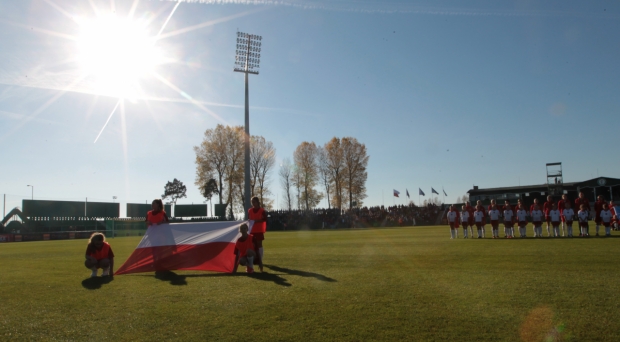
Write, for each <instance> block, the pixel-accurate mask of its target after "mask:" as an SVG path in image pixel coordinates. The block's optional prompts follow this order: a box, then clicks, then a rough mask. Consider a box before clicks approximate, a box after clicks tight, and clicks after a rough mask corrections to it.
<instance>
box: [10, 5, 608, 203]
mask: <svg viewBox="0 0 620 342" xmlns="http://www.w3.org/2000/svg"><path fill="white" fill-rule="evenodd" d="M92 3H93V4H94V5H95V7H96V9H97V11H98V12H99V16H106V15H110V12H111V11H112V8H113V9H114V11H115V15H116V16H117V17H119V18H125V17H127V15H128V13H129V12H130V10H131V6H132V4H133V2H130V1H126V2H125V1H123V2H120V1H116V2H110V1H93V2H92ZM135 3H136V7H135V12H134V13H135V14H134V16H133V18H134V19H132V20H135V21H140V20H150V21H148V24H146V30H147V32H148V33H149V35H151V36H155V35H157V32H158V31H159V30H160V28H161V27H162V26H163V25H164V22H165V21H166V18H167V17H168V16H169V14H170V13H171V11H172V10H173V8H174V7H175V5H176V2H166V1H138V2H135ZM78 17H79V18H80V19H79V20H74V19H75V18H78ZM95 18H96V15H95V12H94V10H93V8H92V6H91V5H90V3H89V2H87V1H82V2H74V1H61V0H54V1H52V0H32V1H19V2H6V1H5V2H1V3H0V46H2V48H1V49H0V61H1V62H0V127H2V130H0V143H1V144H2V149H1V150H0V151H2V152H1V154H0V156H1V157H2V167H1V168H0V193H2V194H7V198H8V202H7V210H8V209H10V208H12V207H14V206H16V205H19V202H20V201H21V199H22V198H29V197H30V191H31V189H30V188H28V187H27V186H26V185H28V184H32V185H34V186H35V189H34V197H35V198H39V199H59V200H81V199H84V198H86V197H88V198H89V200H91V201H111V200H112V196H117V197H118V199H117V200H116V201H119V202H121V203H125V202H132V203H135V202H137V203H140V202H144V201H146V200H148V201H149V202H150V200H152V199H153V198H156V197H159V196H160V195H161V194H162V193H163V187H164V185H165V183H166V182H167V181H169V180H172V179H173V178H178V179H180V180H181V181H183V182H184V183H185V184H186V185H187V186H188V193H187V195H188V198H187V199H183V200H180V202H179V203H192V202H193V203H200V202H202V201H203V199H202V197H201V196H200V194H199V191H198V189H197V187H196V186H194V184H193V183H194V178H195V164H194V152H193V149H192V147H193V146H195V145H198V144H199V143H200V141H201V139H202V135H203V133H204V131H205V130H206V129H209V128H213V127H215V126H216V125H217V124H218V123H223V124H231V125H240V124H243V105H244V102H243V99H244V98H243V75H242V74H240V73H234V72H232V68H233V63H234V54H235V38H236V31H237V30H240V31H244V32H250V33H255V34H259V35H262V36H263V46H262V48H263V50H262V52H261V54H262V56H261V68H260V70H261V73H260V75H259V76H250V105H251V110H250V117H251V124H250V127H251V133H252V134H255V135H262V136H264V137H265V138H266V139H268V140H270V141H272V142H273V143H274V145H275V147H276V150H277V158H278V164H279V161H280V160H281V159H283V158H291V159H292V154H293V151H294V149H295V147H296V146H297V145H298V144H299V143H301V142H302V141H314V142H315V143H317V144H321V145H322V144H324V143H325V142H327V141H328V140H329V139H331V138H332V137H334V136H337V137H344V136H354V137H356V138H357V139H358V140H359V141H361V142H362V143H364V144H366V146H367V148H368V151H369V155H370V162H369V167H368V182H367V189H368V198H367V199H366V200H365V204H367V205H381V204H382V203H385V204H386V205H387V204H392V203H401V204H402V203H406V200H405V199H403V198H402V195H401V198H399V199H394V198H393V197H392V195H391V194H392V189H397V190H399V191H401V193H402V194H404V192H405V189H409V192H410V193H411V194H412V195H413V196H412V198H413V199H414V200H415V201H417V188H418V187H420V188H422V189H423V190H424V191H425V192H426V193H427V195H429V194H430V187H431V186H432V187H434V188H435V189H437V190H438V191H440V192H441V188H442V187H443V188H444V189H445V191H446V192H447V193H448V195H449V196H448V197H447V198H446V201H447V202H450V201H454V200H455V199H456V197H457V196H459V197H460V196H462V195H463V194H465V193H466V191H467V190H469V189H471V186H472V185H473V184H475V185H479V186H481V187H498V186H511V185H517V184H519V183H520V184H522V185H524V184H540V183H544V182H545V163H547V162H556V161H559V162H562V163H563V166H564V174H565V181H579V180H585V179H589V178H593V177H596V176H597V174H598V175H601V176H603V175H604V176H608V177H620V174H619V172H618V170H620V164H619V161H618V158H617V156H615V155H614V151H615V148H614V145H615V143H616V142H617V139H618V123H617V121H618V120H617V118H618V113H619V112H620V97H619V96H618V95H617V94H618V90H619V89H620V68H618V66H617V57H618V55H619V52H620V39H619V36H618V34H617V32H620V21H619V20H618V19H619V18H620V4H619V3H617V2H615V1H607V2H603V1H601V2H597V1H592V2H581V1H574V2H569V1H555V2H536V1H515V2H509V1H504V2H496V1H468V2H463V1H439V2H438V1H418V2H416V1H411V2H405V3H404V2H395V1H288V2H287V1H283V2H279V3H278V4H277V5H276V4H272V3H269V2H260V1H258V2H255V4H243V3H239V2H238V3H227V2H226V1H219V2H217V3H208V2H207V3H204V2H203V3H197V2H194V3H191V2H190V3H186V2H183V3H181V4H180V5H179V6H178V7H177V8H176V11H175V12H174V14H173V15H172V17H171V18H170V20H169V21H168V23H167V25H166V26H165V28H164V30H163V31H162V37H163V39H160V40H158V41H157V42H156V44H155V46H156V47H157V48H158V49H160V51H162V54H163V55H165V57H166V58H167V62H166V63H163V64H161V65H157V66H156V67H155V68H154V72H155V73H156V74H157V75H158V76H157V77H155V76H145V77H142V78H140V80H139V84H140V87H141V89H142V96H141V97H140V96H138V97H137V98H133V99H128V100H125V101H124V102H123V105H122V106H119V108H118V109H117V111H116V112H115V113H114V115H112V116H111V118H110V120H109V123H108V124H107V126H106V127H105V129H104V130H103V131H102V127H103V126H104V124H105V123H106V120H107V119H108V117H109V116H110V113H111V112H112V110H113V108H114V107H115V106H116V104H117V103H118V96H117V94H109V93H108V94H102V93H101V91H100V89H99V88H98V87H97V86H96V85H95V83H94V81H93V79H92V77H90V76H87V77H85V78H83V79H82V78H81V75H82V74H83V70H82V69H81V66H80V64H79V62H78V61H76V56H77V55H78V54H79V51H80V46H79V39H78V42H76V41H75V39H76V38H79V37H80V34H81V33H80V32H83V27H84V26H83V25H84V24H83V23H84V22H86V23H88V22H92V21H93V20H95ZM78 22H80V23H82V24H79V23H78ZM185 28H189V29H187V30H184V29H185ZM166 35H169V36H166ZM124 52H125V53H124ZM117 55H118V56H126V55H127V53H126V51H118V52H117V54H113V55H112V56H114V57H112V58H118V60H121V61H123V59H124V58H125V57H117ZM127 58H129V57H127ZM162 80H165V81H164V82H162ZM121 86H122V85H114V87H113V88H114V89H118V88H119V87H121ZM66 89H68V90H67V91H63V90H66ZM181 92H183V93H181ZM110 95H111V96H110ZM188 98H190V99H191V101H190V100H188ZM121 107H122V108H121ZM121 109H122V110H121ZM101 131H102V132H101ZM100 132H101V135H100V137H99V139H98V140H97V142H96V143H93V141H94V140H95V138H96V137H97V136H98V135H99V133H100ZM271 188H272V189H273V192H274V198H275V194H278V195H279V196H278V202H279V203H280V205H282V204H283V202H282V200H281V199H282V192H281V190H280V186H279V182H278V178H277V169H276V170H274V172H273V174H272V176H271ZM323 205H324V206H326V202H324V203H323Z"/></svg>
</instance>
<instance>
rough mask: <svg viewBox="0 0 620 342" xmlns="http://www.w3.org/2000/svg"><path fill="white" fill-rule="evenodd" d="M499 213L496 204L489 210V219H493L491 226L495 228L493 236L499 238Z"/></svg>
mask: <svg viewBox="0 0 620 342" xmlns="http://www.w3.org/2000/svg"><path fill="white" fill-rule="evenodd" d="M499 215H500V212H499V210H498V209H497V206H496V205H492V206H491V209H490V210H489V219H491V228H492V229H493V230H492V232H493V238H494V239H497V238H499Z"/></svg>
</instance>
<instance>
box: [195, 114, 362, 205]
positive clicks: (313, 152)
mask: <svg viewBox="0 0 620 342" xmlns="http://www.w3.org/2000/svg"><path fill="white" fill-rule="evenodd" d="M244 137H245V132H244V129H243V126H224V125H221V124H220V125H217V127H215V128H213V129H208V130H206V131H205V133H204V137H203V140H202V142H201V144H200V145H199V146H195V147H194V152H195V153H196V160H195V163H196V180H195V184H196V186H198V187H199V188H200V190H201V193H202V195H203V196H204V197H205V198H206V199H207V200H210V199H211V198H212V197H213V196H217V200H218V202H219V203H220V204H227V205H228V210H229V213H230V214H232V213H233V212H242V211H243V203H244V167H245V160H244V159H245V158H244V153H245V152H244ZM368 158H369V157H368V154H367V150H366V146H365V145H364V144H361V143H360V142H358V141H357V139H355V138H352V137H345V138H336V137H334V138H332V139H331V140H330V141H329V142H327V143H326V144H325V145H323V146H317V145H316V144H315V143H314V142H306V141H304V142H302V143H301V144H300V145H299V146H297V148H296V149H295V152H294V154H293V162H291V160H290V159H289V158H284V159H283V161H282V163H281V165H280V169H279V177H280V184H281V186H282V188H283V192H284V194H283V195H284V202H285V207H287V208H288V209H289V210H291V209H295V208H297V209H311V208H315V207H316V206H317V205H318V204H319V202H320V201H321V200H322V199H323V198H326V199H327V204H328V207H329V208H332V207H334V208H343V207H354V206H361V205H362V203H363V200H364V198H366V197H367V196H366V179H367V176H368V174H367V172H366V168H367V166H368ZM275 163H276V149H275V148H274V146H273V143H272V142H271V141H268V140H266V139H265V138H264V137H261V136H251V137H250V189H251V196H257V197H258V198H259V199H260V200H261V203H262V204H263V207H265V208H266V209H273V207H274V204H275V203H274V199H273V196H272V195H273V192H272V191H271V189H270V187H269V184H270V180H271V179H270V175H271V172H272V170H273V168H274V166H275ZM319 189H321V190H319Z"/></svg>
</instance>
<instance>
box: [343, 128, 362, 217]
mask: <svg viewBox="0 0 620 342" xmlns="http://www.w3.org/2000/svg"><path fill="white" fill-rule="evenodd" d="M341 144H342V159H343V163H344V184H343V185H344V186H343V188H344V190H345V191H346V193H347V195H348V202H349V208H352V206H353V202H356V203H357V205H358V206H361V204H362V201H363V199H364V198H366V197H367V196H366V179H367V178H368V173H367V172H366V168H367V166H368V159H369V156H368V154H367V152H366V145H364V144H361V143H359V142H358V141H357V139H355V138H352V137H345V138H342V141H341Z"/></svg>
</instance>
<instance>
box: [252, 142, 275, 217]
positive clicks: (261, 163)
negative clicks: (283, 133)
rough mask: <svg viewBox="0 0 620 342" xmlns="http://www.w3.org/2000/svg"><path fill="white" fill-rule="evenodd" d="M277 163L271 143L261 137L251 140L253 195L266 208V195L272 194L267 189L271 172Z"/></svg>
mask: <svg viewBox="0 0 620 342" xmlns="http://www.w3.org/2000/svg"><path fill="white" fill-rule="evenodd" d="M275 163H276V149H275V148H274V147H273V143H272V142H271V141H266V140H265V138H263V137H260V136H252V139H251V140H250V175H251V179H252V182H251V188H252V195H253V196H258V197H259V198H260V202H261V203H262V204H263V206H265V202H268V201H266V198H265V195H268V194H270V193H271V192H270V191H269V189H268V187H267V183H268V181H269V177H268V176H269V172H270V171H271V169H272V168H273V166H274V165H275Z"/></svg>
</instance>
